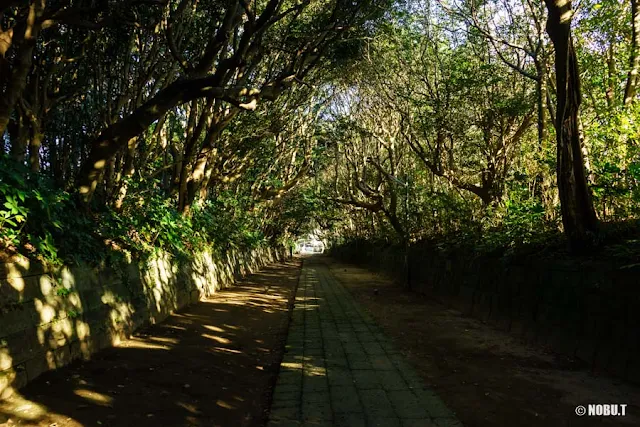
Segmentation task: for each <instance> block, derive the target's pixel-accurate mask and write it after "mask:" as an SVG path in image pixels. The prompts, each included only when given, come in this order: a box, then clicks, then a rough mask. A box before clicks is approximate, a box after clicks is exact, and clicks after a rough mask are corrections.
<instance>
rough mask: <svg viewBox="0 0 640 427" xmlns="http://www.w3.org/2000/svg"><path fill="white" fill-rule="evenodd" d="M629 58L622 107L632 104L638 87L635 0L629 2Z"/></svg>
mask: <svg viewBox="0 0 640 427" xmlns="http://www.w3.org/2000/svg"><path fill="white" fill-rule="evenodd" d="M631 28H632V36H631V56H630V57H629V75H628V76H627V85H626V87H625V90H624V105H629V104H631V103H632V102H633V100H634V99H635V96H636V86H637V85H638V72H639V71H640V7H638V1H637V0H631Z"/></svg>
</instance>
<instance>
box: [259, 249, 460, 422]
mask: <svg viewBox="0 0 640 427" xmlns="http://www.w3.org/2000/svg"><path fill="white" fill-rule="evenodd" d="M268 426H269V427H276V426H277V427H285V426H287V427H288V426H348V427H364V426H367V427H369V426H381V427H396V426H403V427H409V426H412V427H413V426H415V427H429V426H438V427H445V426H446V427H449V426H456V427H460V426H462V424H460V422H459V421H457V420H456V418H455V417H454V415H453V414H452V413H451V411H450V410H449V409H448V408H447V407H446V406H445V405H444V403H443V402H442V401H441V400H440V398H439V397H438V396H437V395H436V394H435V393H434V392H433V391H431V390H429V389H427V388H425V387H424V385H423V383H422V380H421V379H420V378H419V377H418V375H417V374H416V373H415V372H414V370H413V369H412V368H411V367H410V366H409V365H408V364H407V363H406V362H405V361H404V360H403V358H402V357H401V356H400V355H399V354H398V353H397V352H396V351H395V350H394V349H393V347H392V346H391V344H390V342H389V340H388V339H387V338H386V337H385V336H384V335H383V334H382V332H381V331H380V329H379V328H378V326H377V325H376V323H375V322H374V321H373V320H372V319H371V317H370V316H369V315H367V314H366V313H365V312H364V311H363V310H362V309H361V308H360V307H359V306H358V305H356V303H355V301H354V300H353V298H352V297H351V296H350V295H349V293H348V292H347V291H346V290H345V289H344V287H343V286H342V285H341V284H340V283H339V282H338V281H337V280H336V279H335V277H334V276H333V275H332V274H331V273H330V271H329V269H328V268H327V267H326V266H325V265H324V264H323V263H322V258H315V259H314V258H306V259H305V261H304V267H303V270H302V275H301V277H300V284H299V287H298V291H297V294H296V302H295V308H294V312H293V320H292V323H291V326H290V328H289V335H288V339H287V352H286V353H285V356H284V360H283V361H282V364H281V365H280V374H279V376H278V382H277V384H276V388H275V391H274V396H273V403H272V406H271V416H270V422H269V424H268Z"/></svg>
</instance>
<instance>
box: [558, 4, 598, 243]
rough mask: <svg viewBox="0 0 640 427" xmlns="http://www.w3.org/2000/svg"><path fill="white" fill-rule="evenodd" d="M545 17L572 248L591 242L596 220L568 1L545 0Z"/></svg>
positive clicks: (560, 180) (561, 181)
mask: <svg viewBox="0 0 640 427" xmlns="http://www.w3.org/2000/svg"><path fill="white" fill-rule="evenodd" d="M545 4H546V6H547V9H548V12H549V16H548V20H547V32H548V34H549V37H550V38H551V41H552V42H553V45H554V48H555V71H556V90H557V95H556V97H557V99H556V133H557V135H556V138H557V180H558V192H559V195H560V205H561V209H562V224H563V226H564V232H565V234H566V236H567V238H568V239H569V244H570V247H571V248H572V249H573V250H575V251H580V250H583V249H584V248H586V247H590V246H592V245H593V242H594V239H595V235H596V233H597V231H598V220H597V217H596V213H595V210H594V208H593V202H592V199H591V191H590V189H589V186H588V185H587V177H586V172H585V167H584V159H583V154H582V147H581V141H580V131H579V122H578V113H579V108H580V103H581V97H582V94H581V91H580V77H579V72H578V61H577V58H576V53H575V49H574V47H573V40H572V37H571V18H572V16H573V10H572V6H571V2H570V1H564V0H545Z"/></svg>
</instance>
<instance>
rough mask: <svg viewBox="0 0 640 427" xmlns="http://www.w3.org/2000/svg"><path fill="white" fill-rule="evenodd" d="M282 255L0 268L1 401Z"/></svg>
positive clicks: (22, 263) (266, 251)
mask: <svg viewBox="0 0 640 427" xmlns="http://www.w3.org/2000/svg"><path fill="white" fill-rule="evenodd" d="M284 257H285V251H284V250H280V249H272V248H258V249H254V250H251V251H246V252H241V251H235V252H234V251H229V252H228V253H227V255H226V256H225V257H223V259H219V258H216V257H215V256H214V255H213V254H211V253H209V252H202V253H199V254H196V255H194V256H193V259H192V260H190V261H189V262H182V263H179V262H177V261H176V260H174V259H172V258H171V257H170V256H169V255H167V254H159V255H157V256H155V257H153V258H152V259H150V260H148V261H145V262H139V263H136V262H122V263H118V265H117V266H114V267H108V268H107V267H102V268H90V267H88V266H78V267H64V268H61V269H57V271H47V269H45V268H44V267H43V266H41V265H35V264H34V263H33V262H29V261H28V260H27V259H18V260H16V261H15V262H11V263H5V264H3V265H1V266H0V399H1V398H6V397H8V396H9V395H10V394H11V393H13V391H14V390H15V389H17V388H20V387H22V386H24V385H25V384H27V383H28V382H30V381H32V380H33V379H34V378H36V377H37V376H38V375H40V374H41V373H42V372H44V371H47V370H50V369H56V368H59V367H62V366H64V365H66V364H68V363H69V362H71V361H73V360H75V359H79V358H89V357H90V356H91V354H93V353H95V352H97V351H98V350H100V349H103V348H105V347H109V346H112V345H115V344H117V343H118V342H119V341H120V340H122V339H125V338H126V337H128V336H129V335H130V334H131V333H132V332H133V331H135V330H136V329H138V328H139V327H141V326H144V325H147V324H152V323H157V322H160V321H162V320H163V319H165V318H166V317H167V316H169V315H170V314H171V313H173V312H174V311H176V310H178V309H180V308H182V307H185V306H186V305H188V304H191V303H194V302H196V301H198V300H200V299H201V298H203V297H207V296H211V295H213V294H214V293H215V292H216V291H217V290H219V289H221V288H224V287H226V286H228V285H230V284H232V283H233V282H234V280H235V279H237V278H239V277H241V276H244V275H246V274H249V273H252V272H254V271H256V270H257V269H259V268H260V267H262V266H264V265H265V264H268V263H271V262H275V261H278V260H280V259H283V258H284Z"/></svg>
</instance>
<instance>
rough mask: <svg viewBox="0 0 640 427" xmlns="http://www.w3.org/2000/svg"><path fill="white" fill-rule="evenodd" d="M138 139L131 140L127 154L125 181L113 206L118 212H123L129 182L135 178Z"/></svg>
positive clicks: (122, 182) (121, 184) (121, 183)
mask: <svg viewBox="0 0 640 427" xmlns="http://www.w3.org/2000/svg"><path fill="white" fill-rule="evenodd" d="M137 141H138V138H131V139H130V140H129V145H128V146H127V153H126V154H125V160H124V174H123V175H124V179H123V180H122V181H121V182H120V188H119V189H118V196H117V197H116V201H115V203H114V205H113V207H114V209H115V210H116V212H121V211H122V206H123V204H124V199H125V197H127V191H128V190H129V180H130V179H131V178H132V177H133V174H134V173H135V170H136V169H135V164H134V158H135V154H136V145H137Z"/></svg>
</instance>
